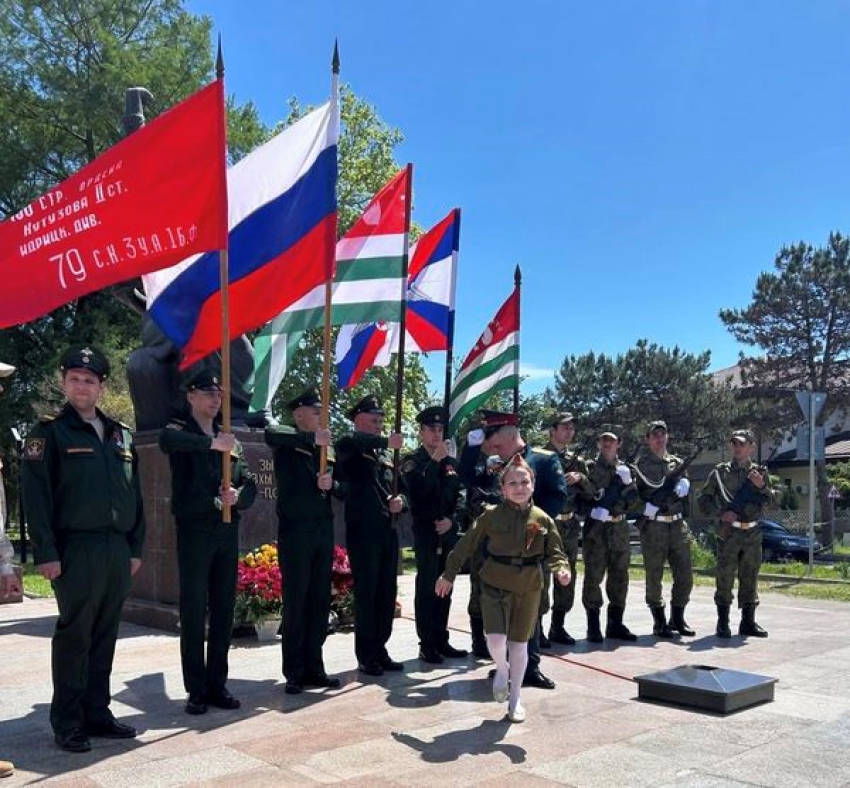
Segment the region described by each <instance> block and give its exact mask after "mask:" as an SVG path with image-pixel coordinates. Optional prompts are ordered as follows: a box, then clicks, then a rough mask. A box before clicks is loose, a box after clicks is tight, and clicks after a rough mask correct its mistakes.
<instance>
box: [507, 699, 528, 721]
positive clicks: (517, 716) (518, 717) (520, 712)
mask: <svg viewBox="0 0 850 788" xmlns="http://www.w3.org/2000/svg"><path fill="white" fill-rule="evenodd" d="M508 719H509V720H510V721H511V722H525V706H523V705H522V704H521V703H517V705H516V708H514V709H511V708H508Z"/></svg>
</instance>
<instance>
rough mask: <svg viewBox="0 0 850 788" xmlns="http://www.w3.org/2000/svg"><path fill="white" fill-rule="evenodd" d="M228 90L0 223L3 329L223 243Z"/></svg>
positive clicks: (182, 109)
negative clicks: (225, 122) (226, 101)
mask: <svg viewBox="0 0 850 788" xmlns="http://www.w3.org/2000/svg"><path fill="white" fill-rule="evenodd" d="M224 171H225V131H224V85H223V82H222V80H220V79H219V80H216V81H215V82H213V83H211V84H209V85H207V87H205V88H203V89H201V90H199V91H198V92H197V93H195V94H194V95H192V96H190V97H189V98H187V99H186V100H185V101H182V102H181V103H180V104H177V105H176V106H174V107H172V108H171V109H170V110H168V111H167V112H164V113H163V114H162V115H159V116H158V117H157V118H155V119H154V120H152V121H151V122H150V123H148V124H147V125H145V126H144V127H142V128H140V129H139V130H138V131H135V132H133V133H132V134H130V135H129V136H128V137H126V138H124V139H123V140H121V141H120V142H118V143H117V144H115V145H113V146H112V147H111V148H109V150H107V151H105V152H104V153H102V154H101V155H100V156H98V157H97V158H96V159H95V160H94V161H93V162H91V163H90V164H87V165H86V166H85V167H83V168H82V169H81V170H80V171H79V172H77V173H76V174H75V175H72V176H71V177H70V178H68V179H67V180H65V181H63V182H62V183H60V184H59V185H58V186H55V187H53V189H51V190H50V191H49V192H47V193H46V194H44V195H42V196H41V197H39V198H38V199H37V200H35V201H34V202H32V203H30V205H28V206H27V207H26V208H24V209H23V210H21V211H20V212H19V213H17V214H15V215H14V216H12V217H11V218H9V219H7V220H6V221H4V222H2V223H0V276H1V277H2V281H3V285H2V287H0V328H7V327H9V326H15V325H18V324H20V323H26V322H28V321H30V320H34V319H35V318H37V317H41V316H42V315H45V314H47V313H48V312H51V311H52V310H54V309H56V308H57V307H59V306H62V304H66V303H68V302H69V301H73V300H75V299H77V298H80V297H81V296H84V295H86V294H88V293H93V292H95V291H97V290H102V289H103V288H105V287H107V286H109V285H112V284H115V283H117V282H123V281H125V280H127V279H132V278H133V277H136V276H141V275H142V274H145V273H149V272H151V271H155V270H157V269H160V268H165V267H167V266H171V265H174V264H175V263H176V262H178V261H179V260H182V259H183V258H185V257H186V256H187V255H190V254H195V253H198V252H209V251H212V250H218V249H222V248H223V247H224V246H225V244H226V243H227V189H226V188H225V175H224Z"/></svg>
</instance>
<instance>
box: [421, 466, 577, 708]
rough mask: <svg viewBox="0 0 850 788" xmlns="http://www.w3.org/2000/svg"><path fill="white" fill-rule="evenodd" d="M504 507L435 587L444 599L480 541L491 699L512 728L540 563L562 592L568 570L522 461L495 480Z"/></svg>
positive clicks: (476, 530) (462, 546)
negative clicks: (492, 669)
mask: <svg viewBox="0 0 850 788" xmlns="http://www.w3.org/2000/svg"><path fill="white" fill-rule="evenodd" d="M499 484H500V487H501V491H502V497H503V499H504V500H503V501H502V503H499V504H497V505H495V506H492V507H488V508H487V509H486V510H485V511H484V513H483V514H482V515H481V516H480V517H479V518H478V519H477V520H476V521H475V523H474V525H473V526H472V528H471V529H470V530H469V531H468V532H467V533H466V534H464V536H463V538H462V539H461V540H460V542H458V544H457V546H456V547H455V549H454V550H452V552H451V553H450V554H449V556H448V558H447V559H446V569H445V571H444V572H443V575H442V577H440V578H439V579H438V580H437V584H436V587H435V591H436V593H437V595H438V596H445V595H447V594H448V593H450V591H451V589H452V584H453V582H454V579H455V577H456V576H457V573H458V572H459V571H460V568H461V566H462V565H463V563H464V561H465V560H466V559H467V558H469V556H470V555H472V554H473V553H474V552H475V549H476V548H477V547H478V545H480V544H481V543H482V541H483V540H484V539H486V540H487V551H486V559H485V561H484V566H483V567H482V569H481V573H480V578H481V587H482V588H481V612H482V614H483V617H484V629H485V631H486V633H487V646H488V648H489V649H490V653H491V654H492V655H493V660H494V661H495V663H496V675H495V677H494V678H493V697H494V699H495V700H496V701H497V702H499V703H504V701H505V700H508V718H509V719H510V720H511V722H522V721H523V720H525V709H524V708H523V706H522V703H521V702H520V689H521V687H522V679H523V676H524V675H525V668H526V663H527V662H528V646H527V643H528V641H529V639H530V638H531V636H532V634H533V632H534V627H535V625H536V623H537V613H538V609H539V606H540V591H541V589H542V588H543V564H544V562H545V563H546V565H547V566H548V567H549V569H550V570H551V571H552V574H553V575H554V577H555V579H556V580H557V582H558V583H560V584H561V585H566V584H568V583H569V582H570V569H569V563H568V562H567V558H566V556H565V555H564V552H563V549H562V545H561V537H560V536H559V535H558V530H557V528H556V527H555V523H554V522H553V520H552V518H551V517H549V515H547V514H546V513H545V512H544V511H543V510H542V509H539V508H538V507H536V506H534V504H533V503H532V500H531V496H532V493H533V491H534V473H533V471H532V470H531V468H529V467H528V464H527V463H526V462H525V460H524V459H523V458H522V457H521V456H515V457H514V458H513V459H512V460H510V461H509V462H508V464H507V465H506V466H505V468H504V470H503V471H502V473H501V474H500V476H499Z"/></svg>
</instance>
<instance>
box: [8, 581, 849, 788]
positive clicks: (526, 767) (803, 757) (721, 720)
mask: <svg viewBox="0 0 850 788" xmlns="http://www.w3.org/2000/svg"><path fill="white" fill-rule="evenodd" d="M465 580H466V578H460V580H459V583H458V589H457V592H456V598H457V599H458V600H459V601H460V600H462V603H461V604H456V610H455V611H454V613H453V618H452V622H453V625H455V626H456V628H457V631H456V633H455V635H454V636H453V640H454V642H455V643H456V644H458V645H463V646H466V645H468V640H469V637H468V634H467V633H468V627H467V624H466V615H465V601H466V598H467V589H468V586H467V585H466V582H465ZM400 581H401V582H400V585H401V587H400V594H399V596H400V599H401V602H402V605H403V609H404V612H405V615H404V616H403V617H402V618H401V619H399V620H397V621H396V627H395V631H394V634H393V638H392V641H391V643H390V653H391V654H392V655H393V656H394V657H396V658H397V659H402V660H405V661H406V668H407V669H406V672H405V673H403V674H394V675H388V676H386V677H384V678H381V679H372V680H369V681H361V680H360V678H359V676H358V674H357V672H356V671H355V670H354V667H355V664H354V656H353V636H352V634H351V633H340V634H335V635H332V636H330V637H329V638H328V642H327V645H326V651H325V653H326V662H327V666H328V669H329V671H331V672H333V673H336V674H338V675H340V676H341V678H342V679H343V687H342V688H341V689H340V690H337V691H334V692H330V691H320V690H313V691H308V692H306V693H304V694H303V695H300V696H294V697H293V696H288V695H285V694H284V693H283V684H282V682H281V677H280V648H279V646H278V645H277V644H257V643H256V642H252V641H250V640H240V641H237V642H236V643H235V645H234V648H233V650H232V652H231V681H230V683H229V687H230V689H231V690H232V691H233V693H234V694H235V695H237V696H238V697H240V698H241V700H242V703H243V705H242V708H241V709H240V710H239V711H237V712H225V711H220V710H217V709H211V710H210V713H209V714H207V715H206V716H203V717H188V716H187V715H186V714H184V712H183V700H184V693H183V688H182V682H181V679H180V667H179V655H178V641H177V638H176V637H175V636H174V635H170V634H164V633H162V632H158V631H155V630H150V629H145V628H142V627H138V626H133V625H123V626H122V631H121V639H120V640H119V643H118V649H117V654H116V659H115V670H114V674H113V691H114V697H115V701H114V703H113V710H114V712H115V713H116V715H117V716H118V717H119V718H121V719H123V720H125V721H127V722H130V723H132V724H134V725H136V726H137V727H138V728H139V730H140V735H139V737H138V738H137V739H135V740H131V741H107V740H102V739H95V740H93V744H94V748H93V750H92V752H90V753H87V754H84V755H71V754H66V753H64V752H61V751H60V750H58V749H57V748H56V746H55V745H54V744H53V741H52V736H51V734H50V728H49V723H48V718H47V714H48V707H47V704H48V701H49V698H50V635H51V631H52V626H53V622H54V619H55V608H54V605H53V603H52V601H50V600H31V599H27V600H25V601H24V603H23V604H20V605H4V606H0V757H5V758H11V759H13V760H14V761H16V763H17V765H18V770H17V772H16V774H15V775H14V776H13V777H11V778H8V779H6V780H3V781H2V788H11V786H16V785H27V784H36V783H38V784H44V783H46V784H50V785H51V786H68V787H70V786H79V787H80V788H82V787H83V786H132V787H133V788H143V787H144V786H177V785H207V786H213V785H228V786H229V785H239V786H263V785H273V784H277V785H281V784H282V785H287V786H289V785H321V784H332V783H333V784H344V785H362V786H375V785H398V786H402V785H403V786H412V785H428V786H433V785H435V784H443V785H484V786H486V785H494V786H495V785H499V786H503V785H506V784H508V785H511V786H537V785H547V784H559V785H571V786H605V787H606V788H608V787H609V786H680V787H681V788H698V787H699V788H714V786H745V785H746V786H752V785H757V786H783V787H784V786H806V787H808V786H827V787H828V788H835V787H836V786H850V746H848V743H850V605H845V604H841V603H830V602H818V601H808V600H796V599H791V598H785V597H782V596H778V595H765V597H764V598H763V600H762V606H761V608H760V615H759V620H760V621H761V623H763V624H764V625H765V627H767V628H768V629H769V630H770V638H769V639H767V640H750V641H749V642H744V641H742V640H741V639H740V638H738V637H734V638H733V639H732V640H731V641H728V642H726V643H725V644H721V643H719V642H718V641H717V640H716V639H715V638H714V637H713V635H711V634H710V633H712V632H713V630H714V606H713V604H712V601H711V599H712V597H711V589H709V588H705V587H698V588H697V589H695V599H694V602H693V603H692V605H691V607H690V608H689V610H688V612H689V616H688V618H689V621H690V623H691V624H692V625H693V626H694V627H695V628H696V629H697V637H696V638H694V639H688V640H682V641H677V642H657V641H656V640H655V639H654V638H652V637H651V636H649V635H648V634H645V633H649V632H650V631H651V621H650V617H649V614H648V612H647V611H646V609H645V607H644V606H643V604H642V602H641V601H640V600H642V599H643V588H642V586H641V585H640V584H638V583H634V584H633V588H632V591H631V596H630V598H631V600H632V605H631V607H630V609H629V610H627V612H626V622H627V623H628V624H629V626H631V627H632V629H634V630H635V631H636V632H638V633H641V635H642V636H641V637H640V639H639V640H638V642H637V644H635V645H628V646H623V645H620V646H613V645H609V644H605V645H604V646H601V647H596V648H593V649H590V648H588V645H587V644H586V643H585V642H584V641H579V644H578V646H576V647H575V648H573V649H570V650H566V649H561V648H558V649H556V650H555V651H553V652H551V653H550V654H549V655H548V656H545V657H544V660H543V669H544V672H545V673H546V674H548V675H549V676H551V677H552V678H554V679H555V680H556V681H557V683H558V687H557V689H556V690H554V691H545V690H536V689H527V690H525V691H524V693H523V700H524V703H525V705H526V707H527V710H528V720H527V721H526V722H525V723H524V724H521V725H512V724H510V723H509V722H508V721H507V719H506V717H505V714H504V713H505V707H504V706H501V705H498V704H496V703H494V702H493V700H492V696H491V690H490V686H489V682H488V680H487V669H488V667H489V666H488V664H487V663H484V662H476V661H474V660H472V659H469V660H460V661H453V662H451V663H446V665H445V666H438V667H436V668H431V667H430V666H425V665H422V664H420V663H419V662H418V661H417V660H416V658H415V657H416V652H417V646H416V636H415V631H414V627H413V622H412V620H411V618H410V617H409V616H410V614H411V612H412V608H413V598H412V597H413V578H412V577H409V576H407V577H403V578H401V579H400ZM567 624H568V628H569V629H571V630H573V633H574V634H582V635H583V634H584V626H583V620H582V617H581V616H580V614H579V612H578V611H573V613H571V614H570V616H569V618H568V622H567ZM683 664H709V665H713V666H717V667H726V668H733V669H736V670H744V671H749V672H753V673H759V674H764V675H768V676H773V677H776V678H778V679H779V683H778V684H777V685H776V698H775V701H774V702H772V703H767V704H763V705H761V706H757V707H753V708H750V709H747V710H743V711H740V712H737V713H735V714H731V715H727V716H719V715H716V714H710V713H704V712H698V711H690V710H686V709H682V708H676V707H671V706H663V705H656V704H652V703H647V702H643V701H639V700H637V699H636V698H637V686H636V684H634V682H633V681H631V677H632V676H635V675H640V674H643V673H648V672H652V671H655V670H663V669H667V668H672V667H675V666H678V665H683Z"/></svg>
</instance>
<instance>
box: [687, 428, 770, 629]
mask: <svg viewBox="0 0 850 788" xmlns="http://www.w3.org/2000/svg"><path fill="white" fill-rule="evenodd" d="M729 445H730V447H731V450H732V461H731V462H721V463H720V464H718V465H715V466H714V469H713V470H712V471H711V473H710V474H709V476H708V479H707V480H706V482H705V484H704V485H703V488H702V490H700V494H699V499H698V503H699V508H700V511H701V512H702V513H703V514H704V515H707V516H713V517H717V518H718V520H719V522H718V524H717V575H716V591H715V594H714V603H715V604H716V605H717V632H716V634H717V637H719V638H724V639H725V638H730V637H732V631H731V629H730V628H729V610H730V608H731V606H732V600H733V599H734V595H733V593H732V589H733V587H734V585H735V576H736V575H737V577H738V607H740V608H741V623H740V626H739V627H738V634H739V635H742V636H744V637H747V636H752V637H761V638H766V637H767V631H766V630H765V629H763V628H762V627H761V626H760V625H759V624H758V623H756V607H757V606H758V603H759V596H758V574H759V567H760V566H761V528H760V527H759V522H758V521H759V518H760V517H761V515H762V511H763V510H764V507H765V506H767V505H768V504H770V503H771V502H773V501H775V500H776V499H777V497H778V493H777V491H776V490H774V489H773V488H772V487H771V486H770V480H769V477H768V473H767V468H762V467H759V466H758V465H756V464H755V463H754V462H753V460H752V454H753V449H754V448H755V436H754V435H753V433H752V432H751V431H750V430H735V431H734V432H733V433H732V435H731V437H730V438H729Z"/></svg>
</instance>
